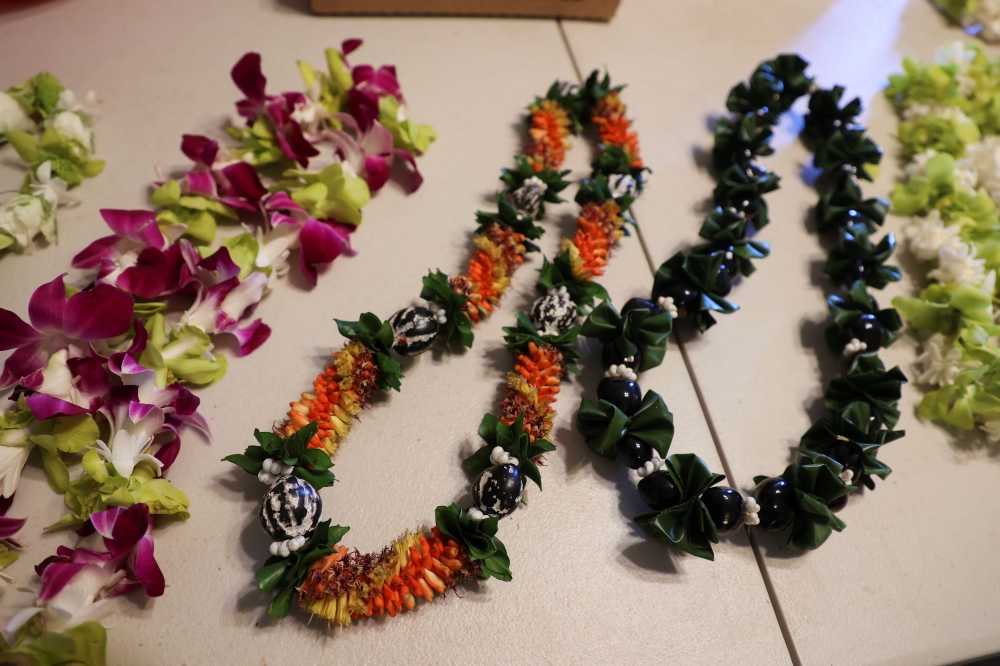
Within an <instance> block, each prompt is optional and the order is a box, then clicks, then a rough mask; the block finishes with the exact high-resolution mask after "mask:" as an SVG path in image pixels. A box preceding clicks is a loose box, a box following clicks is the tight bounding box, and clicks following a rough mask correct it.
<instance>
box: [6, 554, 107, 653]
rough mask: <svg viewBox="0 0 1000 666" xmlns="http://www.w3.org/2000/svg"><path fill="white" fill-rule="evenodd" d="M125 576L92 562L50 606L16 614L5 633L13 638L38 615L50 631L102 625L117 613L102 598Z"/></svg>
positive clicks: (44, 605)
mask: <svg viewBox="0 0 1000 666" xmlns="http://www.w3.org/2000/svg"><path fill="white" fill-rule="evenodd" d="M124 576H125V570H124V569H122V570H121V571H119V572H117V573H108V572H107V571H105V570H104V569H103V568H102V567H101V566H100V565H98V564H94V563H93V562H91V563H90V564H88V565H86V566H85V567H83V568H82V569H81V570H80V571H79V572H78V573H77V574H76V575H75V576H73V579H72V580H70V582H69V583H67V584H66V586H65V587H64V588H63V589H62V590H60V591H59V593H58V594H56V595H55V596H54V597H52V599H50V600H49V601H48V602H47V603H45V604H42V605H41V606H32V607H29V608H25V609H24V610H22V611H21V612H20V613H18V614H17V615H15V616H14V617H13V619H11V621H10V622H8V623H7V626H6V627H5V629H4V631H5V633H6V634H7V635H8V636H12V635H13V634H15V633H17V630H18V629H20V628H21V627H22V626H23V625H24V624H25V623H26V622H27V621H28V620H30V619H31V618H33V617H34V616H36V615H41V617H42V620H43V621H44V623H45V629H46V630H47V631H55V632H64V631H67V630H69V629H72V628H73V627H75V626H77V625H80V624H83V623H84V622H100V621H101V620H103V619H104V618H106V617H107V616H109V615H111V613H113V612H114V610H113V608H112V607H111V606H110V604H109V603H108V602H107V600H106V599H103V598H101V597H103V596H104V595H103V593H104V591H105V590H107V589H110V588H112V587H114V586H115V585H116V584H117V583H118V581H120V580H121V579H122V578H123V577H124Z"/></svg>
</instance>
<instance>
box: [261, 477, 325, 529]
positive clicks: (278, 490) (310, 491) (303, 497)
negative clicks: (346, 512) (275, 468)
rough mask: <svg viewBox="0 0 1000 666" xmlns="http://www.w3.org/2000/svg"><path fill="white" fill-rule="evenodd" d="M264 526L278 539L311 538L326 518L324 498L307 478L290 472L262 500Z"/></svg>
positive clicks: (276, 482)
mask: <svg viewBox="0 0 1000 666" xmlns="http://www.w3.org/2000/svg"><path fill="white" fill-rule="evenodd" d="M258 517H259V518H260V526H261V527H263V528H264V531H265V532H267V535H268V536H269V537H271V539H273V540H274V541H287V540H288V539H294V538H295V537H298V536H304V537H306V538H308V537H310V536H311V535H312V533H313V532H315V531H316V526H317V525H319V522H320V520H322V519H323V499H322V498H321V497H320V496H319V493H318V492H316V489H315V488H313V486H312V484H311V483H309V482H308V481H306V480H305V479H300V478H299V477H297V476H293V475H291V474H286V475H285V476H282V477H280V478H279V479H278V480H277V481H275V482H274V484H273V485H272V486H271V487H270V488H269V489H268V491H267V493H266V494H265V495H264V497H263V498H262V499H261V501H260V511H259V512H258Z"/></svg>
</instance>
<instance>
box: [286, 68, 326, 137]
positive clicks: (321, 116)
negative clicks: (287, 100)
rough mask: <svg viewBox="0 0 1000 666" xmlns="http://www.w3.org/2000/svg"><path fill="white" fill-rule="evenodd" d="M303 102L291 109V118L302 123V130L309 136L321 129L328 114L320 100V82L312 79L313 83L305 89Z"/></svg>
mask: <svg viewBox="0 0 1000 666" xmlns="http://www.w3.org/2000/svg"><path fill="white" fill-rule="evenodd" d="M305 98H306V99H305V102H303V103H301V104H296V105H295V108H294V109H293V110H292V120H294V121H295V122H297V123H299V124H300V125H302V132H303V133H305V134H306V135H309V136H315V135H316V134H318V133H319V132H320V130H322V129H323V127H324V125H325V121H326V119H327V118H328V117H329V116H330V114H329V113H328V112H327V110H326V107H325V106H323V104H322V103H321V102H320V82H319V81H318V80H317V81H313V84H312V85H311V86H309V88H308V89H307V90H306V95H305Z"/></svg>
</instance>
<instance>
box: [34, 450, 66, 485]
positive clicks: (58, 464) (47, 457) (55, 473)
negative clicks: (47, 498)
mask: <svg viewBox="0 0 1000 666" xmlns="http://www.w3.org/2000/svg"><path fill="white" fill-rule="evenodd" d="M39 451H40V452H41V454H42V464H43V465H44V466H45V474H46V476H48V479H49V488H51V489H52V492H54V493H58V494H60V495H62V494H63V493H65V492H66V490H67V489H69V468H67V467H66V463H64V462H63V461H62V458H60V457H59V455H58V454H54V453H49V452H48V451H46V450H45V449H42V448H40V449H39Z"/></svg>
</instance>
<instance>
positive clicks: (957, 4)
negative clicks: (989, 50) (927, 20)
mask: <svg viewBox="0 0 1000 666" xmlns="http://www.w3.org/2000/svg"><path fill="white" fill-rule="evenodd" d="M931 2H933V3H934V6H935V7H937V8H938V10H940V11H941V13H943V14H944V15H945V16H946V17H948V20H950V21H951V22H952V23H954V24H955V25H958V26H961V27H962V28H963V29H964V30H965V31H966V32H967V33H969V34H970V35H976V36H977V37H979V38H980V39H982V40H983V41H984V42H990V43H993V44H995V43H997V42H1000V1H998V0H931Z"/></svg>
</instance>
